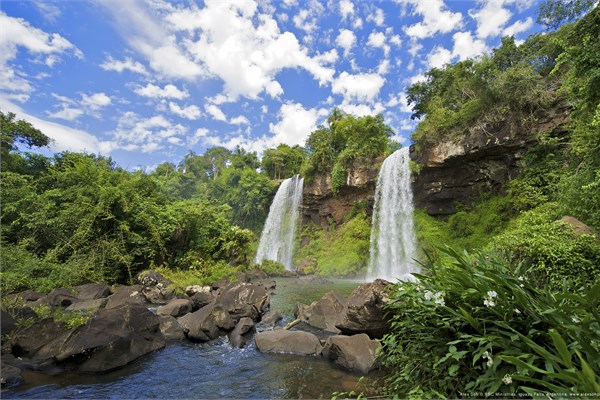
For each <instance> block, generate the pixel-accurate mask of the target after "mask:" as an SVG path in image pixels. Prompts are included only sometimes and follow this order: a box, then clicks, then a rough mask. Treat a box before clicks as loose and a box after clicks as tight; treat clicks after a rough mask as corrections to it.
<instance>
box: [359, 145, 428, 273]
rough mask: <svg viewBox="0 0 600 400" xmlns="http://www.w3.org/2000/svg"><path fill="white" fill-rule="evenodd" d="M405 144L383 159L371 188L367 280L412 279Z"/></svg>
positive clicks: (412, 244) (414, 268)
mask: <svg viewBox="0 0 600 400" xmlns="http://www.w3.org/2000/svg"><path fill="white" fill-rule="evenodd" d="M410 184H411V181H410V167H409V157H408V147H404V148H402V149H400V150H398V151H396V152H394V153H393V154H392V155H390V156H389V157H388V158H386V159H385V161H384V162H383V165H382V166H381V170H380V171H379V176H378V177H377V188H376V189H375V207H374V209H373V222H372V226H371V250H370V258H369V270H368V273H367V279H368V280H370V281H372V280H375V279H377V278H382V279H385V280H388V281H391V282H394V281H396V280H397V279H401V280H403V281H406V280H414V277H413V276H412V275H411V273H413V272H417V271H418V267H417V265H416V263H415V262H414V261H413V258H414V255H415V248H416V238H415V232H414V223H413V196H412V190H411V187H410Z"/></svg>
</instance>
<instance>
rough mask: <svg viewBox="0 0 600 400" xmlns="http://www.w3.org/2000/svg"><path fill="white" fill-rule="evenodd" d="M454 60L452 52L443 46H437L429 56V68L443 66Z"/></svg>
mask: <svg viewBox="0 0 600 400" xmlns="http://www.w3.org/2000/svg"><path fill="white" fill-rule="evenodd" d="M451 60H452V52H451V51H450V50H448V49H446V48H444V47H442V46H436V47H434V49H433V50H432V51H431V53H429V55H428V57H427V64H428V66H429V68H441V67H443V66H444V65H445V64H448V63H449V62H450V61H451Z"/></svg>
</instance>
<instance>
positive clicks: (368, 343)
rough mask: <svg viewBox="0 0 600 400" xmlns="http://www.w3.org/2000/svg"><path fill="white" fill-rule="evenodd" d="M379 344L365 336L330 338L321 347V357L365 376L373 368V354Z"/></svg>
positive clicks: (362, 334) (337, 336)
mask: <svg viewBox="0 0 600 400" xmlns="http://www.w3.org/2000/svg"><path fill="white" fill-rule="evenodd" d="M378 347H379V342H378V341H376V340H371V339H370V338H369V336H368V335H367V334H364V333H361V334H358V335H353V336H344V335H336V336H330V337H328V338H327V341H326V342H325V346H324V347H323V357H325V358H327V359H329V360H330V361H331V362H333V363H334V364H335V365H337V366H339V367H341V368H343V369H347V370H350V371H355V372H360V373H361V374H367V373H369V371H371V370H372V369H373V368H374V366H375V357H376V356H375V352H376V351H377V348H378Z"/></svg>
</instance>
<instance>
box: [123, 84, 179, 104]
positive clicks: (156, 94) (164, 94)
mask: <svg viewBox="0 0 600 400" xmlns="http://www.w3.org/2000/svg"><path fill="white" fill-rule="evenodd" d="M133 91H134V92H135V93H136V94H138V95H140V96H144V97H150V98H153V99H177V100H183V99H185V98H187V97H189V94H188V92H187V91H185V90H179V89H178V88H177V86H175V85H172V84H168V85H165V87H163V88H162V89H161V87H160V86H156V85H153V84H151V83H149V84H147V85H146V86H144V87H142V86H140V87H137V88H136V89H134V90H133Z"/></svg>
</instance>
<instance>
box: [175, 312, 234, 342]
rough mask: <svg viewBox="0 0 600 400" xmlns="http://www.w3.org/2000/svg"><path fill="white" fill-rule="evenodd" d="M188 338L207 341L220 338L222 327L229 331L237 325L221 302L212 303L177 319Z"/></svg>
mask: <svg viewBox="0 0 600 400" xmlns="http://www.w3.org/2000/svg"><path fill="white" fill-rule="evenodd" d="M177 322H179V325H181V327H182V328H183V331H184V332H185V335H186V337H187V338H188V339H190V340H192V341H198V342H207V341H209V340H213V339H216V338H218V337H219V336H220V335H221V329H223V330H225V331H229V330H231V329H233V327H234V326H235V322H234V320H233V319H232V318H231V317H230V316H229V313H228V312H227V309H226V308H225V307H224V306H222V305H221V304H216V303H212V304H209V305H207V306H204V307H202V308H201V309H200V310H198V311H194V312H193V313H189V314H186V315H184V316H183V317H180V318H178V319H177Z"/></svg>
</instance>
